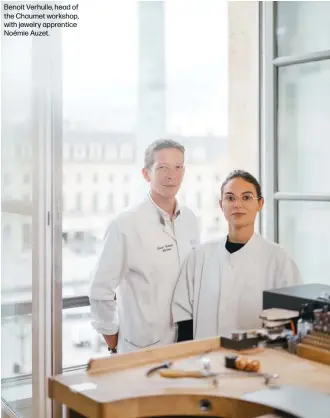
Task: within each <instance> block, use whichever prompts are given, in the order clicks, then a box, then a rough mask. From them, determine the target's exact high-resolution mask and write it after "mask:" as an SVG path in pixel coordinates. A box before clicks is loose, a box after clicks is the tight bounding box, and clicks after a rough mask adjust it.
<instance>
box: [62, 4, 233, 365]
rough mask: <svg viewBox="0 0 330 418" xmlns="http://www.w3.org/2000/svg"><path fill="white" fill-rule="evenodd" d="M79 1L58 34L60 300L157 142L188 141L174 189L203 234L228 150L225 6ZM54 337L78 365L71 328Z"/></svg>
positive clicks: (74, 289)
mask: <svg viewBox="0 0 330 418" xmlns="http://www.w3.org/2000/svg"><path fill="white" fill-rule="evenodd" d="M79 7H80V15H79V17H80V20H79V26H78V28H76V29H77V30H75V31H64V33H63V82H64V88H63V117H64V130H63V141H64V144H63V149H64V150H66V151H65V155H63V174H64V177H65V182H63V196H65V207H64V211H63V257H62V259H63V296H64V297H66V296H80V295H86V294H87V293H88V288H89V283H90V275H91V272H92V270H93V268H94V267H95V264H96V261H97V255H98V252H99V250H100V248H101V246H102V240H103V237H104V234H105V231H106V229H107V226H108V225H109V222H111V220H112V219H113V217H114V216H115V215H116V213H117V212H119V211H121V210H123V209H124V208H125V207H126V206H128V205H131V204H134V203H135V202H136V201H137V200H138V199H141V198H143V197H144V195H145V193H146V191H147V187H148V184H147V183H146V182H145V181H144V179H143V177H142V174H141V168H142V164H143V155H144V151H145V149H146V147H147V146H148V145H149V144H150V143H151V142H152V141H154V140H155V139H157V138H159V137H167V138H173V139H174V140H177V141H179V142H181V143H182V144H183V145H184V146H185V148H186V159H187V167H186V175H185V180H184V183H183V186H182V190H181V192H180V195H179V201H180V198H181V196H183V197H184V204H186V205H187V206H189V207H190V208H191V209H192V210H193V211H194V212H195V213H196V215H197V216H198V218H199V221H200V226H201V230H202V239H203V240H206V239H210V238H214V237H215V236H217V235H219V234H220V233H223V232H224V230H225V228H226V224H225V222H224V221H223V218H222V216H221V214H220V209H219V207H218V206H216V205H215V204H214V202H215V201H216V200H217V199H218V196H219V194H220V184H219V182H216V181H215V176H218V177H219V178H220V179H222V178H224V176H225V175H226V174H227V173H225V172H224V166H225V164H222V163H220V162H222V161H223V160H225V159H226V157H227V49H228V48H227V43H228V39H227V5H226V2H222V1H219V0H206V1H204V2H200V1H199V0H197V1H196V0H193V1H188V0H167V1H166V2H165V1H163V2H161V1H157V2H145V1H132V2H109V1H102V2H98V4H97V5H95V4H94V3H92V2H83V3H81V4H80V6H79ZM187 7H190V11H189V14H187ZM182 22H184V24H185V30H184V31H183V30H182ZM196 28H198V30H196ZM150 33H152V36H150ZM118 39H120V42H119V43H118ZM215 40H216V41H215ZM95 43H97V44H98V48H95ZM72 150H74V151H73V152H71V151H72ZM198 175H199V176H200V181H199V183H198V190H196V188H195V184H196V176H198ZM96 179H97V181H96ZM196 194H197V196H198V198H196ZM181 203H182V202H180V204H181ZM219 216H220V219H219V221H216V222H214V219H215V218H216V217H219ZM88 309H89V308H88ZM68 321H69V320H68V319H65V322H66V323H68ZM88 321H89V320H86V324H89V322H88ZM66 326H67V325H65V327H66ZM88 326H89V325H88ZM63 338H64V340H63V345H64V347H69V346H70V347H71V348H70V349H75V350H77V353H78V354H77V356H76V357H74V356H73V357H72V358H73V360H74V359H76V362H77V363H78V362H79V356H80V353H83V352H85V354H84V355H82V357H84V359H85V360H87V359H88V353H89V355H91V353H92V350H91V347H78V346H75V345H73V342H72V338H71V334H70V332H69V331H68V332H64V330H63ZM72 347H73V348H72ZM84 350H85V351H84ZM63 352H64V353H65V349H64V351H63ZM64 362H65V364H66V365H68V364H70V360H69V359H68V360H64Z"/></svg>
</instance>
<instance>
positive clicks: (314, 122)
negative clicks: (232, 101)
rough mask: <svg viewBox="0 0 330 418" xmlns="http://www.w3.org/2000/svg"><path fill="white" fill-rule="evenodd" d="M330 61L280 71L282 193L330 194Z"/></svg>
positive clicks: (295, 66) (279, 105)
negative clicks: (327, 173)
mask: <svg viewBox="0 0 330 418" xmlns="http://www.w3.org/2000/svg"><path fill="white" fill-rule="evenodd" d="M328 86H330V60H327V61H319V62H311V63H308V64H301V65H293V66H289V67H283V68H280V69H279V87H278V170H279V190H280V191H283V192H284V191H285V192H301V193H318V192H319V193H322V192H324V193H329V179H328V177H327V176H326V175H324V173H326V172H327V171H328V167H329V155H330V141H329V132H330V118H329V115H330V89H329V88H328Z"/></svg>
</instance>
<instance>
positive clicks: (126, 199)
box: [123, 193, 129, 208]
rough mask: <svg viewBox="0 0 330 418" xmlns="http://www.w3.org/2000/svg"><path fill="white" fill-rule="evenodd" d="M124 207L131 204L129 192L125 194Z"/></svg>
mask: <svg viewBox="0 0 330 418" xmlns="http://www.w3.org/2000/svg"><path fill="white" fill-rule="evenodd" d="M123 203H124V208H126V207H127V206H128V205H129V195H128V193H125V194H124V202H123Z"/></svg>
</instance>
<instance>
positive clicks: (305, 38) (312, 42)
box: [275, 1, 330, 56]
mask: <svg viewBox="0 0 330 418" xmlns="http://www.w3.org/2000/svg"><path fill="white" fill-rule="evenodd" d="M275 3H276V4H277V49H278V55H279V56H287V55H299V54H307V53H310V52H315V51H322V50H329V49H330V25H329V16H330V2H329V1H322V2H321V1H279V2H275Z"/></svg>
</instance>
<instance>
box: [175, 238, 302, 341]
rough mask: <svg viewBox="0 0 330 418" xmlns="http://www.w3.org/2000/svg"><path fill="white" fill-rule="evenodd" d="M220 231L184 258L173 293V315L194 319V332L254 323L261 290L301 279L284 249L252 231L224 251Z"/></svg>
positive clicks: (224, 332)
mask: <svg viewBox="0 0 330 418" xmlns="http://www.w3.org/2000/svg"><path fill="white" fill-rule="evenodd" d="M225 244H226V237H224V238H223V239H221V240H220V241H217V242H212V243H207V244H203V245H202V246H200V247H199V248H198V249H197V250H194V251H192V252H191V254H190V255H189V257H188V258H187V260H186V262H185V264H184V266H183V269H182V272H181V274H180V278H179V281H178V283H177V286H176V289H175V292H174V298H173V307H172V312H173V320H174V322H176V323H177V322H180V321H184V320H188V319H192V318H193V319H194V338H195V339H199V338H209V337H214V336H217V335H227V334H229V333H230V332H232V331H234V330H237V329H251V328H258V327H260V325H261V323H260V319H259V315H260V313H261V311H262V296H263V290H266V289H272V288H280V287H286V286H293V285H296V284H301V282H302V281H301V278H300V274H299V271H298V269H297V267H296V265H295V263H294V262H293V261H292V260H291V259H290V258H289V257H288V255H287V254H286V253H285V251H284V250H283V249H282V248H281V247H280V246H279V245H278V244H275V243H273V242H270V241H268V240H267V239H265V238H263V237H262V236H260V235H258V234H256V233H255V234H254V235H253V236H252V237H251V239H250V240H249V241H248V242H247V243H246V244H245V245H244V247H242V248H241V249H240V250H238V251H237V252H234V253H232V254H230V253H229V252H228V251H227V250H226V248H225Z"/></svg>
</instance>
